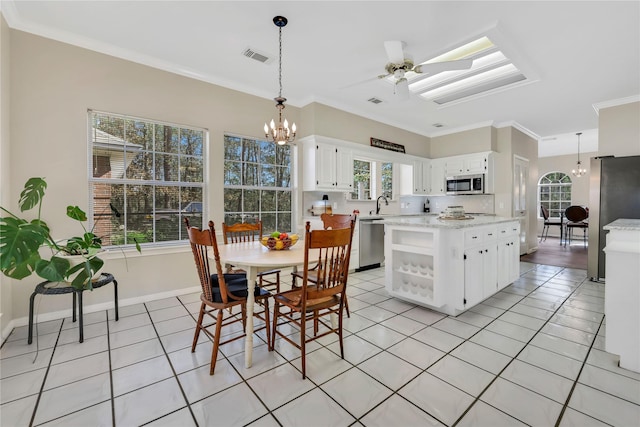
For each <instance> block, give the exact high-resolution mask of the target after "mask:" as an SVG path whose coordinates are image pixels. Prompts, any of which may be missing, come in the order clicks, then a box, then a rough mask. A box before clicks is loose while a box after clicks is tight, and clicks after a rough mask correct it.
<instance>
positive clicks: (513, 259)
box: [497, 222, 520, 290]
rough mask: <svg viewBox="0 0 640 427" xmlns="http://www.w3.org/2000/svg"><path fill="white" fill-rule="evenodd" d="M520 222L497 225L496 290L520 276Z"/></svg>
mask: <svg viewBox="0 0 640 427" xmlns="http://www.w3.org/2000/svg"><path fill="white" fill-rule="evenodd" d="M519 236H520V223H519V222H513V223H508V224H505V225H501V226H499V227H498V253H497V257H498V290H500V289H502V288H504V287H506V286H508V285H509V284H511V283H513V282H514V281H516V280H517V279H518V276H520V240H519V239H520V237H519Z"/></svg>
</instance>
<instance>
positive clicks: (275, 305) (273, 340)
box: [269, 300, 280, 351]
mask: <svg viewBox="0 0 640 427" xmlns="http://www.w3.org/2000/svg"><path fill="white" fill-rule="evenodd" d="M279 314H280V304H278V301H275V300H274V302H273V321H272V327H271V342H270V343H269V347H270V348H269V350H270V351H273V349H274V348H275V345H276V327H277V326H278V317H279Z"/></svg>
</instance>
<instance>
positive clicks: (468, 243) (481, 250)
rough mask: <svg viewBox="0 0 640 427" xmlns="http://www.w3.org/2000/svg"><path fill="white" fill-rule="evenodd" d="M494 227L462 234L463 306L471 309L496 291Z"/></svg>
mask: <svg viewBox="0 0 640 427" xmlns="http://www.w3.org/2000/svg"><path fill="white" fill-rule="evenodd" d="M496 234H497V229H496V227H478V228H474V229H471V230H468V231H465V232H464V240H465V250H464V289H465V290H464V306H465V307H471V306H473V305H476V304H478V303H479V302H480V301H482V300H484V299H486V298H488V297H490V296H491V295H493V294H495V293H496V292H497V291H498V277H497V276H498V271H497V268H498V260H497V247H496Z"/></svg>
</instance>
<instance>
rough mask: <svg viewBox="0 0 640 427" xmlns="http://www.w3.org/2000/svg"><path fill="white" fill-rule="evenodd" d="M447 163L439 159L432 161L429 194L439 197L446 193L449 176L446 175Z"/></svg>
mask: <svg viewBox="0 0 640 427" xmlns="http://www.w3.org/2000/svg"><path fill="white" fill-rule="evenodd" d="M444 168H445V162H444V161H442V160H440V159H437V160H431V165H430V169H431V182H430V185H431V190H430V191H429V194H430V195H432V196H437V195H441V194H445V193H446V187H447V175H446V174H445V169H444Z"/></svg>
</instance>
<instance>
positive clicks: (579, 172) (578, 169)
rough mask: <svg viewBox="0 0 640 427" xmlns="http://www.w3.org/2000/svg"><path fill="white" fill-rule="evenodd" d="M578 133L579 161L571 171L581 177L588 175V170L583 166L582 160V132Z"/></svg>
mask: <svg viewBox="0 0 640 427" xmlns="http://www.w3.org/2000/svg"><path fill="white" fill-rule="evenodd" d="M576 135H577V136H578V162H577V163H576V167H575V168H574V169H573V170H572V171H571V173H572V174H573V176H575V177H576V178H580V177H581V176H582V175H586V173H587V170H586V169H585V168H583V167H582V162H581V161H580V135H582V132H578V133H576Z"/></svg>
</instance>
